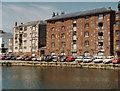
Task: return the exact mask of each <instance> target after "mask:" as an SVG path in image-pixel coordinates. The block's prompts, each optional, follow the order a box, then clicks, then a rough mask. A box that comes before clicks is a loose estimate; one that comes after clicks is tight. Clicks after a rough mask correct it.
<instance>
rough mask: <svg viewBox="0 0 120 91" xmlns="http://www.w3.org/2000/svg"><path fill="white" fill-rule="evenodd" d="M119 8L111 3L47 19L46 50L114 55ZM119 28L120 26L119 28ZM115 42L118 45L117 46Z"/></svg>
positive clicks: (119, 50) (51, 52)
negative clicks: (116, 9) (106, 5)
mask: <svg viewBox="0 0 120 91" xmlns="http://www.w3.org/2000/svg"><path fill="white" fill-rule="evenodd" d="M117 13H119V12H116V11H114V10H112V9H111V8H110V7H103V8H96V9H91V10H84V11H80V12H75V13H68V14H62V15H58V16H57V15H56V16H55V17H53V18H51V19H48V20H46V21H47V39H46V40H47V42H46V47H47V50H46V54H47V55H49V54H53V55H61V54H65V55H95V54H100V55H104V56H109V55H115V54H118V53H119V52H120V37H119V40H118V42H117V44H116V39H115V36H116V34H115V32H114V31H115V30H114V29H115V27H116V24H117V25H120V22H115V20H116V14H117ZM117 30H119V29H117ZM116 46H118V47H119V48H118V49H117V50H116V49H115V48H116Z"/></svg>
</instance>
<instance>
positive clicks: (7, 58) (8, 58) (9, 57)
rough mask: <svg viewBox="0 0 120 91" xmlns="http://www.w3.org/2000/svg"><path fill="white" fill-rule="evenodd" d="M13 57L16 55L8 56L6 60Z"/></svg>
mask: <svg viewBox="0 0 120 91" xmlns="http://www.w3.org/2000/svg"><path fill="white" fill-rule="evenodd" d="M12 57H14V56H8V57H6V58H5V60H10V59H11V58H12Z"/></svg>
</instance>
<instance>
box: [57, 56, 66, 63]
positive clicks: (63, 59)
mask: <svg viewBox="0 0 120 91" xmlns="http://www.w3.org/2000/svg"><path fill="white" fill-rule="evenodd" d="M58 61H60V62H65V61H66V56H65V55H59V56H58Z"/></svg>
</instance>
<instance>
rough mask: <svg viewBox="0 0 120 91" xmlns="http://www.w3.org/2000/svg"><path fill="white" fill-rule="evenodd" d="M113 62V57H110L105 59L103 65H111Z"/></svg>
mask: <svg viewBox="0 0 120 91" xmlns="http://www.w3.org/2000/svg"><path fill="white" fill-rule="evenodd" d="M112 60H113V57H112V56H108V57H106V58H104V60H103V63H111V62H112Z"/></svg>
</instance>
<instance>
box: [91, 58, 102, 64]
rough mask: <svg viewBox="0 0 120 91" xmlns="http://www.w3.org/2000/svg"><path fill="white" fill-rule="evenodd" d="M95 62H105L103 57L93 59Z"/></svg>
mask: <svg viewBox="0 0 120 91" xmlns="http://www.w3.org/2000/svg"><path fill="white" fill-rule="evenodd" d="M93 62H94V63H100V62H103V58H102V57H97V58H96V59H94V60H93Z"/></svg>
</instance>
